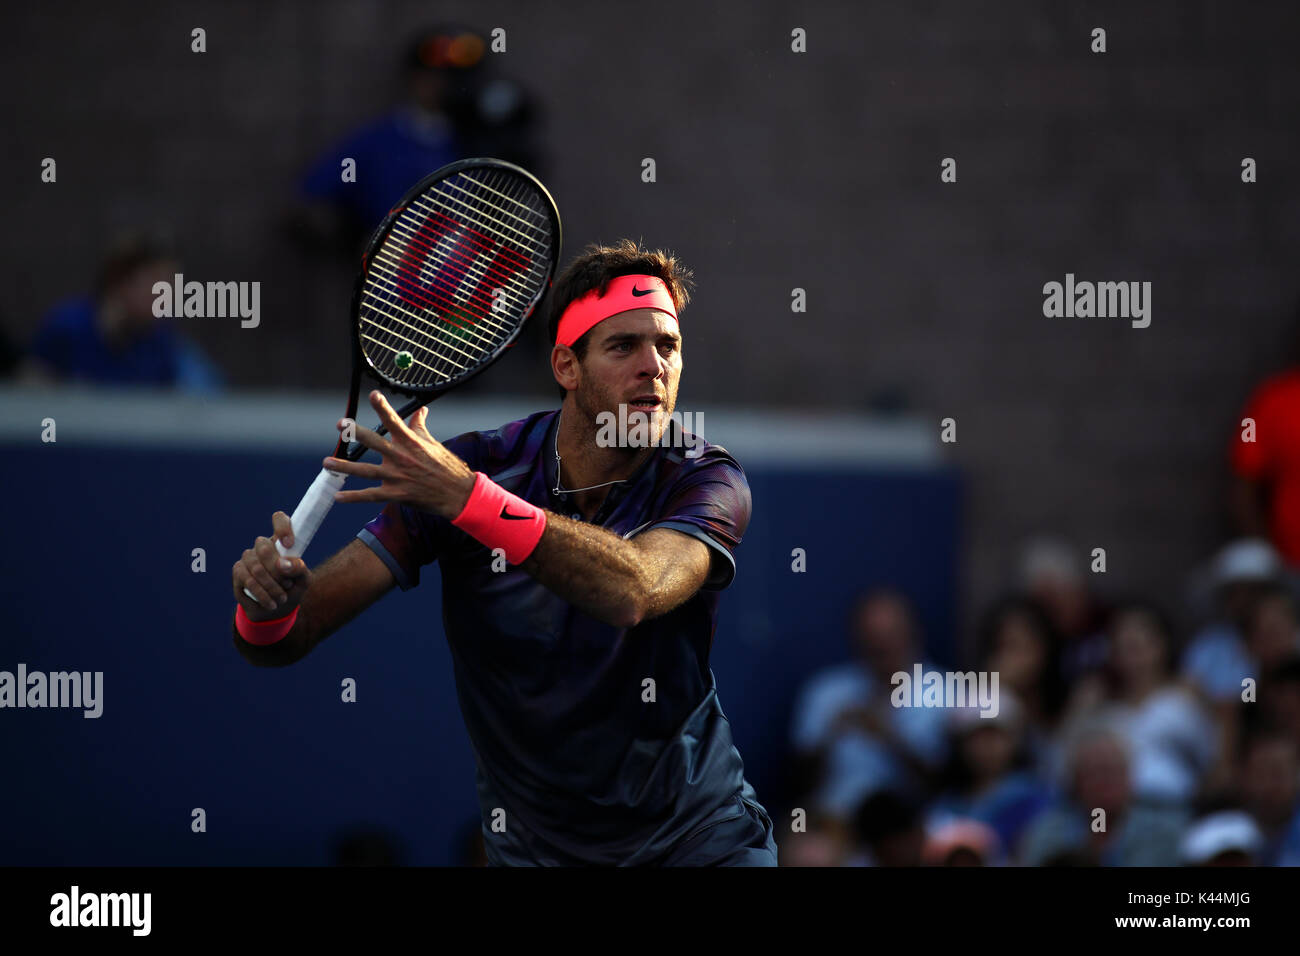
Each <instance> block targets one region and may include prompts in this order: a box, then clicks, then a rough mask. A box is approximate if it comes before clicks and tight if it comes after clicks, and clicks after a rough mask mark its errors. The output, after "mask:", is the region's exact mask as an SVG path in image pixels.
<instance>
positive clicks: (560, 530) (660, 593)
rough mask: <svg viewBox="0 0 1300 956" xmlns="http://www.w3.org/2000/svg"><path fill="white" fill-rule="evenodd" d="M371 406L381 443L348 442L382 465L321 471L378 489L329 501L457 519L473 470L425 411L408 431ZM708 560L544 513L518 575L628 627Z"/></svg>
mask: <svg viewBox="0 0 1300 956" xmlns="http://www.w3.org/2000/svg"><path fill="white" fill-rule="evenodd" d="M371 405H372V406H373V407H374V409H375V411H377V412H378V413H379V415H380V418H381V419H383V421H384V423H385V424H386V425H387V426H388V430H389V435H390V439H384V438H382V437H381V436H379V435H378V434H376V433H375V432H373V431H371V430H370V429H369V428H364V427H362V426H360V425H358V426H356V437H357V440H358V441H359V442H362V443H363V444H365V445H366V446H367V447H369V448H371V449H373V450H374V451H377V452H379V453H380V455H381V456H382V457H383V463H382V464H380V465H372V464H366V463H362V462H345V461H343V460H341V459H337V458H332V457H331V458H327V459H325V461H324V465H325V467H327V468H332V469H337V470H338V471H342V472H345V473H346V474H349V475H356V476H358V477H360V478H369V479H372V480H376V481H380V482H382V484H381V485H380V486H379V487H375V488H364V489H357V490H350V491H340V492H338V493H337V494H336V495H335V499H336V500H338V501H368V502H387V501H397V502H400V503H402V504H405V505H409V506H411V507H414V508H417V509H420V510H423V511H428V512H431V513H434V514H441V515H443V516H444V517H446V518H448V519H450V518H452V517H454V516H455V515H458V514H459V513H460V512H461V511H462V510H463V509H464V507H465V503H466V502H467V501H468V500H469V495H470V491H471V490H472V489H473V486H474V472H473V471H472V470H471V469H470V468H469V466H468V465H466V464H465V462H464V461H462V460H461V459H460V458H458V457H457V456H456V455H454V454H453V453H452V452H450V451H448V450H447V448H445V447H444V446H443V445H442V444H441V443H440V442H439V441H438V440H437V439H435V438H434V437H433V436H431V435H430V434H429V432H428V430H427V429H426V428H425V419H426V416H427V414H428V409H427V408H422V409H419V410H418V411H417V412H416V413H415V414H414V415H412V416H411V421H410V423H409V425H408V424H407V423H404V422H403V421H402V420H401V419H400V418H398V417H397V415H396V413H395V412H394V411H393V409H392V407H391V406H390V405H389V404H388V401H387V400H386V399H385V398H384V397H383V395H382V394H381V393H379V392H372V393H371ZM711 552H712V549H711V548H709V546H708V545H706V544H705V543H704V542H703V541H701V540H699V539H698V538H696V537H693V536H692V535H690V534H686V533H684V532H682V531H676V530H673V529H672V528H651V529H649V530H647V531H645V532H643V533H642V534H639V535H637V536H636V537H635V538H630V539H625V538H621V537H619V536H618V535H616V534H614V533H613V532H611V531H607V530H605V529H604V528H598V527H595V526H593V525H588V524H584V523H582V522H581V521H574V520H573V519H571V518H566V517H564V516H563V515H558V514H556V513H555V512H553V511H547V512H546V530H545V531H544V532H543V533H542V537H541V538H540V540H538V542H537V545H536V547H535V548H534V549H533V551H532V553H531V554H529V556H528V557H527V558H526V559H525V560H524V561H523V563H522V564H520V567H521V568H523V569H524V570H525V571H526V572H527V573H529V574H531V575H532V576H533V577H535V578H537V580H538V581H540V582H541V583H542V584H544V585H546V587H548V588H550V589H551V590H552V591H554V592H555V593H556V594H558V595H559V596H560V597H562V598H564V599H565V600H566V601H568V602H569V603H570V604H573V605H575V606H576V607H579V608H581V609H582V610H583V611H585V612H586V613H587V614H590V615H591V616H592V617H594V618H596V619H597V620H601V621H604V622H605V623H607V624H613V625H615V626H618V627H635V626H636V625H637V624H639V623H641V622H642V621H644V620H647V619H648V618H653V617H658V616H659V615H661V614H667V613H668V612H669V611H671V610H672V609H673V608H675V607H677V606H678V605H680V604H682V603H683V602H685V601H686V600H688V599H689V598H690V597H691V596H692V595H694V594H695V592H696V591H698V590H699V589H700V588H701V587H702V586H703V585H704V584H705V582H706V581H707V580H708V578H709V572H710V562H711V560H714V559H713V558H712V554H711Z"/></svg>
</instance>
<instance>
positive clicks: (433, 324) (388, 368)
mask: <svg viewBox="0 0 1300 956" xmlns="http://www.w3.org/2000/svg"><path fill="white" fill-rule="evenodd" d="M561 241H562V233H561V226H560V213H559V209H558V208H557V207H556V205H555V200H554V198H553V197H552V196H551V194H550V191H549V190H547V188H546V187H545V186H544V185H543V184H542V182H541V181H540V180H539V179H538V178H537V177H536V176H534V175H533V174H532V173H530V172H528V171H527V170H526V169H523V168H522V167H520V166H517V165H515V164H514V163H509V162H506V161H505V160H499V159H490V158H476V159H463V160H459V161H457V162H454V163H450V164H448V165H447V166H443V167H442V168H440V169H438V170H435V171H434V172H432V173H430V174H429V175H428V176H426V177H424V178H423V179H421V180H420V181H419V182H418V183H416V184H415V185H414V186H412V187H411V188H410V189H409V190H408V191H407V192H406V194H405V195H404V196H403V197H402V198H401V199H400V200H399V201H398V203H397V204H396V205H395V206H394V207H393V208H392V209H391V210H390V211H389V213H388V215H387V216H385V217H384V221H383V222H382V223H380V224H379V226H378V228H376V229H375V232H374V234H373V235H372V236H371V237H370V241H369V243H368V244H367V246H366V251H365V253H364V255H363V256H362V267H361V272H360V274H359V275H358V277H357V282H356V287H355V289H354V292H353V300H352V318H353V331H354V335H353V345H354V362H355V363H356V367H355V368H354V376H353V377H354V380H355V379H356V378H357V374H358V373H359V372H360V370H361V368H362V366H363V365H364V368H365V371H366V372H367V373H368V374H370V375H371V376H372V377H374V378H375V379H377V380H379V381H380V382H383V383H384V384H386V385H388V386H390V387H391V388H393V389H396V390H397V391H400V392H403V393H405V394H408V395H413V396H416V397H419V398H422V399H424V401H426V402H427V401H432V400H433V399H434V398H436V397H437V396H438V395H440V394H442V393H443V392H445V391H447V390H448V389H451V388H455V387H456V386H457V385H461V384H463V383H464V382H466V381H468V380H469V379H471V378H473V377H474V376H475V375H477V374H478V373H479V372H482V371H483V370H484V369H485V368H487V367H488V366H489V365H491V364H492V363H493V362H495V361H496V360H497V359H498V358H500V357H501V355H502V354H504V352H505V350H506V349H507V348H508V347H509V346H510V345H511V344H513V343H514V341H515V339H516V338H518V336H519V333H520V332H521V331H522V330H523V328H524V324H525V323H526V322H527V321H528V319H529V317H530V316H531V315H532V314H533V313H534V311H535V310H536V308H537V306H538V304H539V303H540V302H541V300H542V298H543V297H544V296H545V295H546V292H547V291H548V290H549V289H550V286H551V281H552V280H553V278H554V276H555V273H556V271H557V269H558V267H559V261H560V246H561ZM353 403H355V398H354V399H353V402H352V403H350V405H351V404H353Z"/></svg>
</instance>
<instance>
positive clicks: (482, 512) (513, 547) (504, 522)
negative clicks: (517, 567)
mask: <svg viewBox="0 0 1300 956" xmlns="http://www.w3.org/2000/svg"><path fill="white" fill-rule="evenodd" d="M452 524H453V525H455V526H456V527H457V528H460V530H461V531H464V532H465V533H466V534H467V535H469V536H470V537H472V538H474V539H475V540H476V541H478V542H479V543H480V544H485V545H487V546H488V547H489V548H494V549H495V548H500V549H501V550H502V551H504V552H505V554H506V560H507V561H509V562H510V563H511V564H522V563H523V562H524V560H525V559H526V558H527V557H528V556H529V555H530V554H532V553H533V548H535V547H537V542H538V541H540V540H542V532H543V531H545V530H546V512H545V511H543V510H542V509H541V508H539V507H537V506H536V505H534V504H529V503H528V502H527V501H524V499H523V498H520V497H519V496H518V495H512V494H511V493H510V492H508V491H506V490H505V489H504V488H502V487H501V486H500V485H498V484H497V483H496V482H495V481H493V480H492V479H491V478H489V477H488V476H487V475H485V474H483V472H481V471H476V472H474V490H473V491H471V492H470V493H469V501H467V502H465V508H464V510H462V511H461V513H460V514H458V515H457V516H456V518H455V520H453V521H452Z"/></svg>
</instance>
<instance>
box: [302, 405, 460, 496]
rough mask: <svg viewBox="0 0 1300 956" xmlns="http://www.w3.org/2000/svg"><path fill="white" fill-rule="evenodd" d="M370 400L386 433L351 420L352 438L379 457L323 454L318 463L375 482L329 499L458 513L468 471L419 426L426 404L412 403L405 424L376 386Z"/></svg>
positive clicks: (424, 415) (425, 412)
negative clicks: (345, 457)
mask: <svg viewBox="0 0 1300 956" xmlns="http://www.w3.org/2000/svg"><path fill="white" fill-rule="evenodd" d="M370 404H371V406H372V407H373V408H374V409H375V411H376V412H378V413H379V417H380V419H381V420H382V421H383V423H384V425H385V426H386V427H387V428H388V436H389V437H388V438H385V437H383V436H382V435H380V434H379V433H378V432H375V431H372V430H371V429H369V428H363V427H362V426H360V425H357V426H356V439H357V441H359V442H360V443H361V444H363V445H365V446H366V447H367V448H369V449H371V450H372V451H376V452H378V453H379V454H380V456H381V457H382V459H383V462H382V463H381V464H378V465H371V464H367V463H365V462H352V461H344V460H343V459H341V458H334V457H329V458H326V459H325V460H324V462H322V464H323V465H324V466H325V467H326V468H328V469H329V470H330V471H341V472H343V473H344V474H346V475H353V476H356V477H358V478H366V479H370V480H372V481H379V482H381V484H379V485H377V486H374V487H371V488H357V489H351V490H347V491H340V492H337V493H336V494H335V495H334V500H335V501H366V502H379V503H383V502H388V501H396V502H398V503H400V504H404V505H409V506H410V507H412V508H415V509H417V510H419V511H427V512H429V513H431V514H440V515H442V516H443V517H446V518H454V517H456V515H458V514H460V513H461V511H463V510H464V508H465V502H466V501H468V500H469V496H470V492H471V491H472V490H473V488H474V472H473V471H471V470H470V467H469V466H468V465H467V464H465V462H463V461H461V459H460V458H458V457H457V456H456V455H454V454H453V453H452V452H450V451H448V450H447V448H446V446H444V445H443V444H442V442H440V441H438V439H436V438H434V437H433V436H432V435H430V434H429V430H428V428H426V427H425V420H426V419H427V418H428V414H429V409H428V408H419V409H416V411H415V412H414V413H413V414H412V415H411V420H410V422H409V424H408V423H406V422H403V421H402V420H401V419H400V418H398V417H397V413H396V412H395V411H394V410H393V407H392V406H391V405H389V404H388V400H387V399H386V398H384V395H383V393H382V392H380V391H378V390H376V391H373V392H371V393H370ZM346 420H347V419H344V421H346ZM341 424H342V423H340V425H341Z"/></svg>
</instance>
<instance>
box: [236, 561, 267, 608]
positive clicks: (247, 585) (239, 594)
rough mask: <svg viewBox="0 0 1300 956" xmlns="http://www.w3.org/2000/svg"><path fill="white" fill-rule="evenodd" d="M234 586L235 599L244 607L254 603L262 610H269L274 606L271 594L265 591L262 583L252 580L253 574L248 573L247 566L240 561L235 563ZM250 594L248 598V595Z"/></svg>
mask: <svg viewBox="0 0 1300 956" xmlns="http://www.w3.org/2000/svg"><path fill="white" fill-rule="evenodd" d="M232 583H233V584H234V588H235V600H236V601H237V602H239V603H240V604H242V605H244V607H245V608H248V607H250V606H253V605H256V606H257V607H259V608H261V609H263V610H267V611H269V610H271V609H273V608H274V607H275V602H274V601H272V600H271V596H270V595H269V594H267V593H266V589H265V588H263V587H262V585H260V584H258V583H257V582H256V581H255V580H253V576H252V575H251V574H249V573H248V568H246V567H245V566H244V563H243V562H242V561H241V562H239V563H238V564H236V565H235V572H234V576H233V578H232ZM250 594H251V595H252V597H251V598H250V597H249V596H248V595H250Z"/></svg>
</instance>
